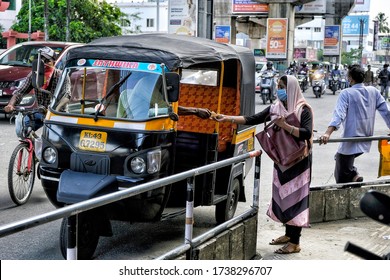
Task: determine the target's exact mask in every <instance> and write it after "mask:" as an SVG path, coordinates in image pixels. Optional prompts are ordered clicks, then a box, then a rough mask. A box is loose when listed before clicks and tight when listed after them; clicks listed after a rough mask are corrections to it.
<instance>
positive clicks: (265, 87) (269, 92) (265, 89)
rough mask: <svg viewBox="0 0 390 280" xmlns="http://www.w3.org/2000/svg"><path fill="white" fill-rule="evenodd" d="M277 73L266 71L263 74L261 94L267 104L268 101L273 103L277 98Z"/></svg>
mask: <svg viewBox="0 0 390 280" xmlns="http://www.w3.org/2000/svg"><path fill="white" fill-rule="evenodd" d="M275 75H276V72H274V71H264V72H263V74H262V75H261V81H260V94H261V99H262V100H263V104H267V101H269V102H270V103H272V102H273V101H274V100H275V87H276V83H275Z"/></svg>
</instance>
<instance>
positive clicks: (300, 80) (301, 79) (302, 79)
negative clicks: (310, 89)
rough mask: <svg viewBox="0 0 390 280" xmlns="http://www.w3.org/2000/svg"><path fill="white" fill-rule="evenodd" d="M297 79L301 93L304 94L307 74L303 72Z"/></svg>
mask: <svg viewBox="0 0 390 280" xmlns="http://www.w3.org/2000/svg"><path fill="white" fill-rule="evenodd" d="M297 79H298V83H299V86H300V87H301V90H302V92H305V90H307V85H308V81H307V73H306V72H305V71H301V72H299V73H298V77H297Z"/></svg>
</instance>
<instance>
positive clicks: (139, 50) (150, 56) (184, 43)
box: [69, 33, 254, 71]
mask: <svg viewBox="0 0 390 280" xmlns="http://www.w3.org/2000/svg"><path fill="white" fill-rule="evenodd" d="M247 56H249V58H250V59H249V61H253V64H254V56H253V53H252V52H251V51H250V50H249V49H248V48H244V47H240V46H236V45H231V44H222V43H218V42H215V41H213V40H209V39H205V38H199V37H192V36H185V35H175V34H160V33H153V34H137V35H125V36H116V37H104V38H100V39H97V40H94V41H92V42H91V43H89V44H87V45H84V46H83V47H80V48H77V49H75V50H73V51H72V52H70V54H69V59H75V58H76V59H77V58H104V59H112V60H125V61H138V62H151V63H165V65H166V66H167V68H168V69H169V70H171V71H172V70H175V69H177V68H179V67H183V68H187V67H190V66H191V65H194V64H199V63H207V62H218V61H224V60H229V59H239V60H241V61H243V63H245V62H246V59H248V58H247Z"/></svg>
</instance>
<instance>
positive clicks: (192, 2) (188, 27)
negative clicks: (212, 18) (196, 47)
mask: <svg viewBox="0 0 390 280" xmlns="http://www.w3.org/2000/svg"><path fill="white" fill-rule="evenodd" d="M197 4H198V0H170V1H169V2H168V19H169V22H168V33H174V34H180V35H190V36H196V34H197V21H198V5H197Z"/></svg>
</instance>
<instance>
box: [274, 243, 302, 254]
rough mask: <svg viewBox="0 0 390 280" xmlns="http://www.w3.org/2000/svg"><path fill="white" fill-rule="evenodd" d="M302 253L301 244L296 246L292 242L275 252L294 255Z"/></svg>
mask: <svg viewBox="0 0 390 280" xmlns="http://www.w3.org/2000/svg"><path fill="white" fill-rule="evenodd" d="M300 251H301V247H300V246H299V244H294V243H291V242H288V243H287V244H286V245H284V246H283V247H281V248H279V249H277V250H275V251H274V253H276V254H293V253H299V252H300Z"/></svg>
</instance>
